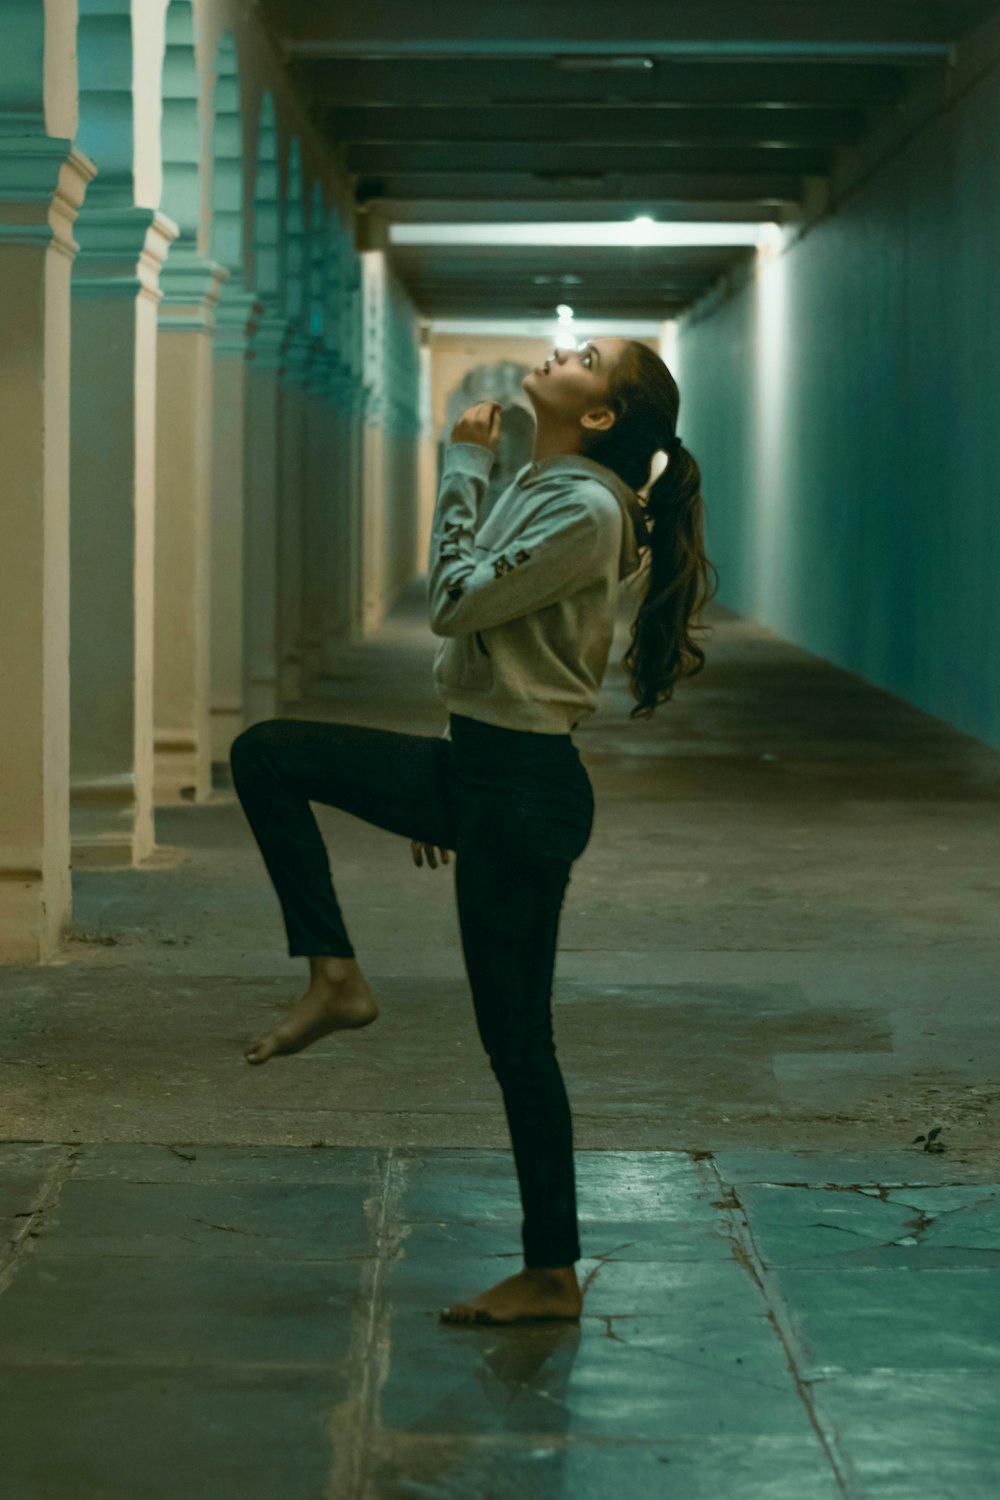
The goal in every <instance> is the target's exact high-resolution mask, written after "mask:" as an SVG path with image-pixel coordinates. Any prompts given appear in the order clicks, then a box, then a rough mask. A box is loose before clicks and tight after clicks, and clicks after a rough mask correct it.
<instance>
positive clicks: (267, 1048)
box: [243, 1037, 274, 1063]
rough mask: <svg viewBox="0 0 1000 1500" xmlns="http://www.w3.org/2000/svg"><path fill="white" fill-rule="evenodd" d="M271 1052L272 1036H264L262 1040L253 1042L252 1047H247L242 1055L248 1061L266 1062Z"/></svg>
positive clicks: (272, 1049) (272, 1046)
mask: <svg viewBox="0 0 1000 1500" xmlns="http://www.w3.org/2000/svg"><path fill="white" fill-rule="evenodd" d="M273 1052H274V1038H273V1037H266V1038H265V1040H264V1041H262V1042H255V1043H254V1045H253V1046H252V1047H248V1048H247V1050H246V1052H244V1054H243V1056H244V1057H245V1058H246V1060H247V1062H248V1063H262V1062H267V1060H268V1058H269V1057H270V1056H271V1054H272V1053H273Z"/></svg>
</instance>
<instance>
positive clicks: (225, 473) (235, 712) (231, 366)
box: [209, 283, 253, 763]
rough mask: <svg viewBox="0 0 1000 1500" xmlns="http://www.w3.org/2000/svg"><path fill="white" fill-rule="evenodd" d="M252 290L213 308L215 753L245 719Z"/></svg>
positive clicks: (225, 749)
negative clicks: (247, 431) (247, 430)
mask: <svg viewBox="0 0 1000 1500" xmlns="http://www.w3.org/2000/svg"><path fill="white" fill-rule="evenodd" d="M252 308H253V294H252V293H250V292H246V291H244V290H243V289H242V288H241V287H239V286H238V285H235V284H234V285H230V284H229V283H227V284H226V286H225V287H224V288H223V292H222V296H221V298H220V300H219V305H218V307H217V309H216V313H215V338H214V341H213V361H212V372H213V388H212V413H213V422H212V528H211V529H212V540H211V548H210V550H211V554H212V563H211V609H210V637H211V644H210V674H209V675H210V695H209V703H210V713H211V726H212V728H211V745H212V760H213V761H219V762H223V763H225V762H227V761H228V759H229V747H230V746H231V745H232V743H233V740H234V739H235V738H236V736H237V735H238V734H239V733H240V731H241V729H242V728H243V726H244V708H243V522H244V506H245V498H246V497H245V488H246V485H245V474H244V466H243V464H244V452H245V442H246V435H245V417H246V372H247V360H246V354H247V347H248V342H249V324H250V316H251V311H252Z"/></svg>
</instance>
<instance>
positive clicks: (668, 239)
mask: <svg viewBox="0 0 1000 1500" xmlns="http://www.w3.org/2000/svg"><path fill="white" fill-rule="evenodd" d="M760 238H761V225H760V224H759V223H751V224H725V223H720V224H715V223H708V224H699V223H668V224H661V223H658V222H657V221H655V220H653V219H649V218H648V217H646V216H642V217H640V218H639V219H637V220H627V221H625V222H622V221H615V222H612V223H595V222H592V221H591V222H585V223H555V224H551V223H542V224H390V225H389V239H390V242H391V243H392V244H395V245H635V244H642V245H677V246H685V245H757V244H759V243H760Z"/></svg>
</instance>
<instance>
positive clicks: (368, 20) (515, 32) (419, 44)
mask: <svg viewBox="0 0 1000 1500" xmlns="http://www.w3.org/2000/svg"><path fill="white" fill-rule="evenodd" d="M991 5H992V0H836V3H835V4H831V3H830V0H802V3H797V4H791V3H789V0H753V3H750V4H748V3H746V0H713V3H712V4H710V5H708V4H705V3H704V0H671V3H670V4H669V5H665V4H663V3H662V0H620V3H618V4H617V5H614V6H609V5H608V4H607V0H577V3H576V4H574V5H567V4H554V3H551V0H548V3H544V4H540V3H539V0H507V3H506V4H504V5H503V6H491V7H490V9H489V10H488V11H482V10H477V9H476V8H475V7H474V6H473V7H470V5H469V4H468V0H435V3H434V4H433V5H416V4H414V3H413V0H366V3H365V4H364V5H344V4H338V3H330V4H320V5H318V4H317V3H316V0H280V3H271V4H270V5H269V14H270V16H271V18H272V24H273V25H274V26H275V28H276V30H277V32H278V34H279V36H280V37H281V40H282V42H283V45H284V47H285V49H286V50H287V52H288V53H289V54H291V55H293V56H312V57H372V56H376V57H382V58H386V57H393V56H396V57H405V58H409V59H410V60H411V62H412V61H413V60H414V59H416V58H417V57H418V56H420V55H421V54H426V55H430V56H435V55H436V56H440V57H447V56H461V57H476V56H483V57H492V58H498V57H517V58H520V57H532V56H546V55H548V54H552V53H562V54H564V55H577V56H585V55H596V56H603V55H605V54H610V53H614V54H618V55H621V54H624V53H647V54H649V55H650V56H653V57H657V56H691V55H694V56H707V57H709V58H719V57H725V56H729V57H772V58H773V57H776V56H784V57H815V58H828V57H847V58H861V57H869V58H873V59H892V58H906V57H914V56H927V57H934V56H940V55H943V54H944V53H946V52H947V49H948V47H949V45H950V44H951V43H952V42H953V40H954V39H955V38H956V36H958V35H960V34H961V33H962V32H963V31H965V30H967V29H968V28H969V27H971V26H973V25H975V24H976V22H977V21H979V20H980V19H985V17H986V16H987V15H988V14H989V13H990V10H991Z"/></svg>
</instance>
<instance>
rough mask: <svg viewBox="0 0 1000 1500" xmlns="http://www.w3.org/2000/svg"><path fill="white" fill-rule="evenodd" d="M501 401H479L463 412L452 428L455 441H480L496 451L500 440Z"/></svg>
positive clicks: (483, 445)
mask: <svg viewBox="0 0 1000 1500" xmlns="http://www.w3.org/2000/svg"><path fill="white" fill-rule="evenodd" d="M500 410H501V408H500V402H499V401H479V402H477V403H476V405H475V406H470V407H469V409H468V411H466V412H463V413H462V415H461V416H460V417H459V419H458V421H457V422H456V423H455V425H454V427H453V428H452V429H451V440H452V442H453V443H479V444H480V446H481V447H483V448H492V450H493V451H494V452H496V448H497V444H498V443H499V441H500Z"/></svg>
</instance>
